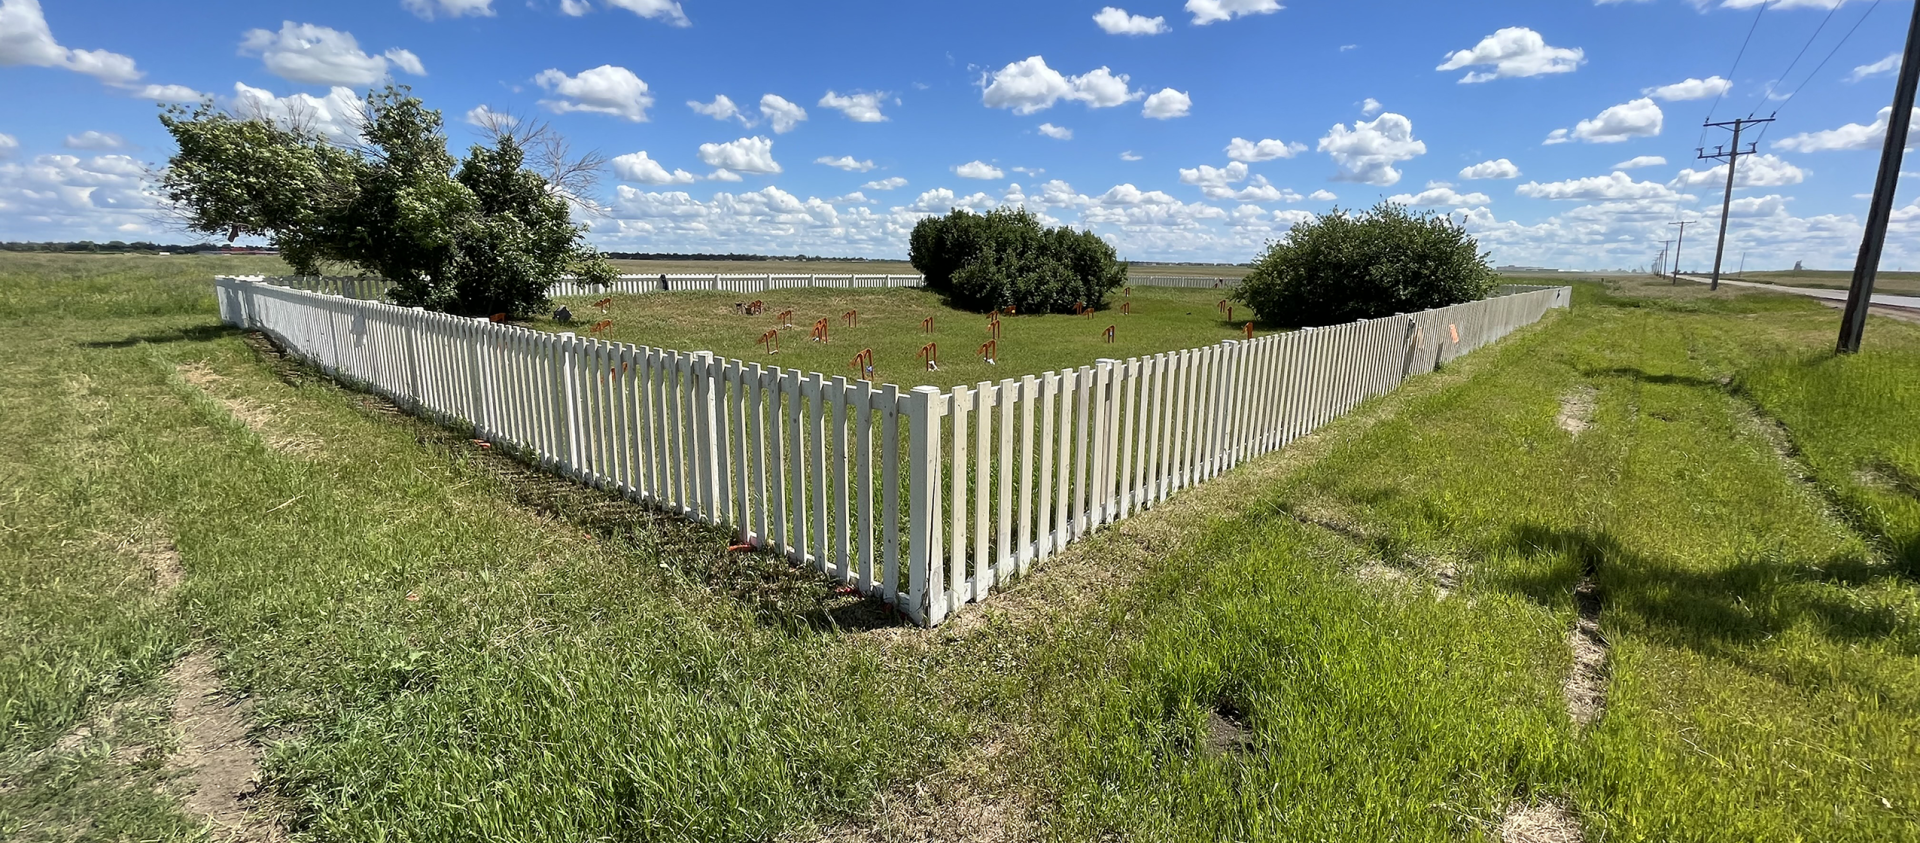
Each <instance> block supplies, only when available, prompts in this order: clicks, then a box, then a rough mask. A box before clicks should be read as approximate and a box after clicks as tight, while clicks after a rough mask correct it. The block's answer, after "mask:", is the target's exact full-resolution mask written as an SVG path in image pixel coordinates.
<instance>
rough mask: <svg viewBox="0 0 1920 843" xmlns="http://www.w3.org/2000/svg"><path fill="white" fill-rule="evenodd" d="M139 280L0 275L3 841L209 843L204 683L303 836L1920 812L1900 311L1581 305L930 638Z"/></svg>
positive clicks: (1826, 825)
mask: <svg viewBox="0 0 1920 843" xmlns="http://www.w3.org/2000/svg"><path fill="white" fill-rule="evenodd" d="M155 260H156V259H144V258H117V257H93V256H85V257H68V256H56V257H42V256H8V255H0V319H4V320H5V333H4V334H0V337H3V338H0V367H3V369H4V372H5V375H6V377H5V378H4V379H0V408H4V412H5V418H6V419H7V421H8V424H9V428H10V431H11V432H12V434H13V437H14V439H13V441H14V443H15V445H14V447H12V448H9V449H8V450H7V452H6V456H5V457H4V458H0V500H4V501H6V502H7V505H6V506H4V507H0V531H4V533H5V535H6V537H7V540H6V541H5V542H0V583H4V586H3V587H0V641H6V642H8V643H7V644H6V645H5V649H4V650H0V700H4V705H5V708H4V711H3V714H4V717H3V718H0V723H4V725H5V730H4V732H0V839H7V840H27V841H43V840H44V841H54V840H60V841H65V840H76V839H98V840H199V839H209V838H211V839H223V835H222V834H208V833H207V832H206V831H205V828H206V826H207V824H208V823H209V816H210V815H209V814H208V813H207V810H208V808H207V804H206V800H204V799H203V798H201V796H204V795H205V794H204V792H203V793H202V794H201V796H190V795H189V794H190V793H191V792H192V791H193V789H194V788H195V787H199V786H203V785H209V783H210V782H211V783H214V784H218V783H219V782H220V781H221V780H220V779H218V778H209V774H208V769H209V768H212V767H215V766H216V765H214V764H212V763H209V762H208V758H209V757H211V756H209V755H207V754H205V753H202V752H200V751H199V749H200V747H201V744H203V743H204V740H203V738H204V735H203V734H202V730H203V726H202V725H200V724H198V723H197V721H195V720H193V719H191V718H188V719H182V718H181V717H180V716H179V713H180V711H181V710H182V708H181V706H180V705H179V704H178V702H179V700H180V699H185V698H186V695H183V694H181V691H182V686H185V690H186V691H187V692H189V693H190V694H193V695H199V694H202V693H210V694H211V695H212V696H211V697H210V698H211V699H214V700H217V701H222V702H224V701H236V700H237V701H242V702H241V704H240V705H237V706H235V707H233V708H231V709H228V710H229V711H231V712H234V713H237V714H238V715H239V716H240V720H239V722H240V723H241V726H242V728H244V729H246V730H247V734H248V736H249V737H250V741H249V742H247V743H248V744H249V745H251V746H254V747H257V751H258V753H259V755H260V760H259V763H260V767H259V773H258V775H259V776H260V777H261V779H262V781H263V782H264V795H263V796H261V797H258V798H250V799H247V800H241V801H240V802H238V803H233V804H228V805H227V806H226V808H225V809H221V808H220V807H219V805H216V806H215V809H216V810H215V813H213V814H211V816H212V820H211V821H212V822H214V823H226V822H229V821H232V822H241V823H254V825H252V826H248V827H249V828H254V829H256V830H257V829H258V828H260V827H261V826H259V825H258V824H259V823H262V822H266V823H272V824H278V825H279V826H280V827H282V828H284V829H285V830H287V831H289V832H290V833H291V834H292V835H294V837H295V838H296V839H301V840H315V841H361V840H372V839H384V840H418V841H428V840H432V841H460V840H505V839H536V838H537V839H608V840H727V841H746V840H786V841H812V840H834V841H847V840H859V841H864V840H927V839H942V840H1064V841H1078V840H1096V839H1127V840H1169V841H1171V840H1192V839H1316V840H1321V839H1323V840H1347V839H1396V840H1477V839H1486V838H1487V837H1489V836H1495V835H1497V833H1498V830H1499V829H1500V828H1501V827H1502V825H1503V823H1509V822H1511V821H1512V820H1511V818H1512V817H1513V816H1514V815H1516V814H1517V813H1519V809H1520V808H1521V807H1523V806H1528V805H1546V804H1561V805H1565V806H1566V807H1567V809H1568V811H1569V812H1570V813H1569V816H1570V818H1571V820H1572V821H1574V822H1578V823H1579V824H1581V825H1583V826H1584V827H1585V830H1586V839H1588V840H1609V841H1638V840H1647V841H1665V840H1796V839H1803V840H1823V841H1825V840H1835V841H1853V840H1859V841H1870V840H1872V841H1878V840H1902V839H1915V838H1917V837H1920V694H1917V693H1916V691H1915V690H1914V689H1916V688H1920V681H1916V680H1920V620H1917V616H1920V586H1916V582H1915V577H1916V572H1917V571H1920V564H1917V563H1916V558H1915V552H1916V550H1915V548H1916V536H1920V491H1917V490H1916V485H1915V480H1914V478H1916V477H1920V453H1917V452H1916V451H1915V446H1914V442H1915V437H1914V436H1913V435H1912V433H1911V429H1910V428H1911V420H1912V419H1913V418H1915V417H1916V416H1917V415H1920V389H1917V388H1916V385H1917V384H1920V377H1917V376H1920V327H1916V326H1912V325H1906V324H1901V323H1895V322H1891V321H1888V320H1881V319H1875V320H1874V321H1873V322H1872V323H1871V327H1870V329H1869V334H1868V337H1867V344H1868V346H1869V351H1868V353H1866V354H1863V355H1860V356H1858V357H1854V358H1849V359H1845V360H1836V359H1834V358H1832V357H1831V356H1830V355H1828V354H1826V353H1825V349H1826V348H1827V347H1828V346H1829V345H1830V344H1831V342H1832V335H1833V330H1834V327H1835V325H1836V322H1837V316H1836V315H1835V314H1834V313H1833V312H1832V311H1831V310H1829V309H1826V308H1824V307H1821V306H1820V305H1818V304H1814V303H1811V302H1805V301H1801V300H1797V299H1790V298H1787V297H1780V296H1769V295H1762V294H1746V293H1723V294H1719V295H1710V294H1708V293H1707V292H1706V291H1705V290H1704V288H1699V287H1682V288H1679V289H1674V288H1670V287H1664V286H1661V285H1658V284H1652V285H1648V284H1640V283H1614V284H1610V285H1604V286H1603V285H1599V284H1589V285H1583V286H1582V287H1581V288H1580V289H1579V291H1578V300H1577V302H1576V304H1575V307H1574V309H1573V310H1572V311H1570V312H1565V313H1558V314H1554V315H1552V316H1550V318H1549V319H1548V320H1547V321H1546V322H1545V323H1544V324H1542V325H1540V326H1537V327H1535V328H1531V329H1527V330H1524V331H1522V332H1520V333H1518V334H1516V335H1515V336H1513V337H1511V338H1509V339H1508V340H1507V341H1505V342H1503V343H1502V344H1500V345H1498V346H1495V347H1492V348H1489V349H1485V350H1483V351H1481V352H1478V353H1476V354H1474V355H1472V356H1469V357H1467V358H1465V359H1463V360H1461V361H1458V362H1456V363H1454V364H1451V365H1449V366H1448V367H1446V369H1444V370H1443V371H1441V372H1438V373H1436V374H1434V375H1431V376H1425V377H1422V378H1419V379H1416V380H1414V381H1412V382H1410V383H1409V384H1407V385H1406V386H1405V387H1403V388H1402V389H1401V390H1400V391H1399V392H1397V393H1395V394H1393V395H1390V396H1387V397H1384V398H1382V399H1378V400H1375V401H1372V402H1369V403H1367V404H1366V405H1364V406H1363V407H1362V408H1361V409H1360V410H1359V411H1358V412H1356V413H1355V414H1354V415H1352V416H1350V417H1348V418H1346V419H1343V420H1340V421H1337V422H1335V423H1333V424H1332V425H1330V426H1329V427H1328V428H1326V429H1325V430H1323V431H1322V432H1321V433H1319V434H1316V435H1314V436H1312V437H1308V438H1307V439H1304V440H1302V441H1300V442H1298V443H1296V444H1295V445H1294V446H1290V447H1289V448H1288V449H1287V450H1285V451H1283V452H1281V453H1278V454H1274V455H1271V456H1269V457H1265V458H1262V459H1258V460H1254V461H1252V462H1250V463H1248V464H1246V465H1245V466H1243V467H1242V468H1241V469H1238V470H1236V471H1234V472H1231V473H1229V474H1227V475H1225V476H1223V477H1221V478H1219V479H1218V480H1215V481H1213V482H1210V483H1208V484H1204V485H1202V486H1199V487H1196V488H1194V489H1192V490H1190V491H1188V492H1186V493H1183V494H1182V495H1181V496H1179V497H1177V498H1175V499H1174V500H1173V501H1170V502H1169V504H1168V505H1166V506H1165V507H1163V508H1161V509H1159V510H1157V511H1155V512H1153V513H1151V514H1149V515H1146V516H1142V517H1139V518H1135V519H1132V520H1129V521H1126V522H1122V523H1121V524H1119V525H1117V526H1115V527H1113V528H1111V529H1108V530H1106V531H1103V532H1102V533H1100V534H1097V535H1095V536H1093V537H1091V538H1090V539H1088V540H1087V541H1086V542H1084V543H1081V544H1077V545H1075V546H1074V547H1072V548H1070V549H1069V550H1068V552H1066V553H1065V554H1063V555H1061V556H1059V557H1056V558H1055V559H1054V560H1052V561H1050V563H1049V564H1048V565H1047V566H1046V567H1044V568H1041V569H1037V570H1036V573H1035V574H1034V575H1033V576H1032V577H1030V578H1028V579H1026V580H1023V581H1021V582H1019V583H1016V584H1015V585H1014V587H1012V588H1011V589H1008V590H1006V591H1005V592H1003V593H1000V594H997V595H996V596H995V597H994V598H993V599H992V600H990V601H988V603H987V604H986V605H985V606H983V607H980V608H979V610H978V611H974V612H970V613H965V614H963V615H962V616H961V617H960V618H958V619H956V620H955V621H954V622H952V623H951V624H949V625H948V626H945V627H943V628H942V629H940V630H937V631H934V632H931V633H928V632H922V631H919V630H914V629H909V628H902V627H899V626H893V625H888V624H884V623H881V624H875V623H872V622H866V623H861V624H859V625H847V624H844V623H841V621H843V620H845V619H848V618H851V617H853V616H854V615H853V614H850V613H848V612H846V611H844V609H845V608H846V605H845V600H846V599H847V598H844V597H839V596H837V595H834V594H833V593H832V590H831V589H830V588H828V587H826V586H825V584H823V583H820V582H818V581H817V580H815V579H814V578H813V577H811V576H809V575H808V574H806V572H804V571H796V570H794V569H792V568H790V567H788V566H786V565H784V564H783V563H779V562H775V561H773V560H769V559H765V558H762V557H755V556H747V555H740V554H729V553H727V552H726V545H727V543H728V540H729V539H728V536H727V535H725V534H724V533H718V532H714V531H709V530H705V529H702V528H699V527H695V526H692V525H689V524H686V523H684V522H681V521H679V520H677V519H672V518H668V517H664V516H660V515H656V514H653V513H650V512H647V511H645V510H642V509H638V508H636V507H632V506H629V505H627V504H625V503H621V502H618V501H614V500H611V499H607V498H604V497H601V496H598V495H595V494H592V493H588V492H584V491H581V490H577V489H573V488H572V487H569V486H566V485H565V484H563V483H559V482H557V481H552V480H548V479H544V478H541V477H540V476H538V475H536V474H534V473H532V472H530V471H527V470H525V469H523V468H520V467H518V466H517V465H515V464H514V463H511V462H510V461H508V460H506V459H504V458H501V457H499V456H496V455H492V454H488V453H485V452H483V451H480V450H477V449H475V448H474V447H473V446H472V445H471V444H470V443H468V442H466V440H464V439H462V438H460V437H459V436H457V435H453V434H449V433H446V432H442V431H438V430H436V429H434V428H431V427H429V426H427V425H425V424H423V423H420V422H417V421H414V420H412V419H409V418H406V417H403V416H400V415H397V414H395V413H393V412H391V411H390V410H389V409H388V408H384V407H383V406H382V405H380V404H379V403H378V402H375V401H372V400H369V399H366V398H364V397H362V396H358V395H355V394H352V393H348V392H344V391H341V390H339V389H337V388H335V387H333V386H331V385H328V384H326V383H324V382H323V381H321V380H319V379H317V378H314V377H312V376H311V375H309V374H307V373H305V372H303V371H302V370H301V369H299V367H297V366H294V365H291V364H288V363H286V362H285V361H281V360H279V359H277V358H275V357H273V356H272V355H270V354H262V353H261V351H260V350H258V349H257V347H256V346H255V345H254V344H253V343H251V342H250V340H249V339H248V338H247V337H245V336H242V335H240V334H238V333H236V332H232V331H229V330H226V329H224V328H221V327H219V326H218V324H217V319H216V318H215V316H214V314H213V302H212V297H211V294H210V284H209V283H208V279H207V276H208V275H210V274H211V273H212V272H214V271H216V270H219V269H225V270H226V271H233V270H232V269H230V267H232V266H233V265H232V264H230V263H228V261H231V260H232V259H210V258H209V259H188V260H181V259H173V258H168V259H157V260H160V261H171V262H169V263H156V262H155ZM196 261H198V262H196ZM260 271H271V270H269V269H264V268H263V269H261V270H260ZM1135 295H1136V297H1138V296H1139V295H1140V291H1139V290H1138V289H1136V292H1135ZM728 304H729V305H730V302H729V303H728ZM623 318H624V317H623ZM635 318H637V317H635ZM1012 330H1014V328H1013V327H1012V326H1010V327H1009V331H1012ZM836 344H837V343H836ZM975 344H977V343H975ZM716 350H718V349H716ZM1576 595H1579V596H1576ZM836 601H840V602H836ZM1582 618H1585V619H1586V622H1589V623H1593V624H1595V625H1596V626H1595V629H1596V631H1597V634H1598V635H1599V636H1600V637H1601V638H1603V639H1604V641H1605V643H1606V645H1607V650H1606V658H1605V661H1604V663H1603V666H1602V667H1600V668H1598V671H1597V673H1594V672H1591V671H1590V672H1589V673H1587V674H1584V675H1585V676H1586V677H1587V678H1588V679H1591V680H1595V681H1596V682H1597V683H1598V684H1597V686H1595V687H1597V688H1598V689H1600V690H1602V691H1603V692H1604V706H1603V707H1602V708H1601V709H1599V710H1598V712H1597V716H1596V717H1595V718H1594V719H1592V721H1591V723H1587V724H1584V725H1583V723H1582V721H1581V720H1578V719H1576V718H1575V717H1574V714H1573V713H1572V712H1570V711H1569V707H1568V704H1567V701H1566V695H1565V693H1564V689H1563V685H1565V684H1566V682H1567V677H1568V676H1569V675H1570V673H1572V674H1574V675H1583V674H1580V673H1579V672H1578V670H1577V669H1576V665H1578V664H1586V665H1591V664H1592V662H1591V661H1580V662H1576V660H1575V657H1574V656H1573V655H1572V654H1571V653H1570V650H1569V648H1568V639H1569V633H1570V631H1572V630H1574V629H1576V626H1577V624H1579V623H1581V622H1582V620H1581V619H1582ZM183 657H186V658H183ZM196 659H199V660H206V659H211V663H212V664H214V665H215V666H216V670H215V671H214V673H213V674H212V677H211V678H212V679H213V680H214V684H213V686H212V687H199V686H197V685H195V684H194V683H193V680H194V673H193V672H192V671H190V670H184V669H183V665H186V664H189V663H191V662H193V661H194V660H196ZM1582 711H1585V710H1584V709H1583V710H1582ZM1582 716H1583V717H1584V716H1585V715H1584V714H1583V715H1582ZM243 767H244V765H243ZM242 783H244V777H243V778H242ZM228 802H229V803H232V800H231V799H229V800H228ZM235 805H237V807H235ZM221 811H224V813H223V812H221ZM249 811H251V812H253V814H254V816H252V817H251V818H248V812H249Z"/></svg>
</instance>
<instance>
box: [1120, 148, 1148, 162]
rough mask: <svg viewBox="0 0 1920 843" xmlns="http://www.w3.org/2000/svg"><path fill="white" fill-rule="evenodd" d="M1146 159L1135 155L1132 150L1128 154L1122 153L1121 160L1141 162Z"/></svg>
mask: <svg viewBox="0 0 1920 843" xmlns="http://www.w3.org/2000/svg"><path fill="white" fill-rule="evenodd" d="M1144 158H1145V156H1142V155H1136V154H1134V152H1133V150H1131V149H1129V150H1127V151H1126V152H1122V153H1120V160H1122V161H1140V160H1143V159H1144Z"/></svg>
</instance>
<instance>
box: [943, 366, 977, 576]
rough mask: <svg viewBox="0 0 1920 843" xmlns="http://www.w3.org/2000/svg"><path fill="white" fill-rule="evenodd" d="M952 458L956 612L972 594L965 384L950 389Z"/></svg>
mask: <svg viewBox="0 0 1920 843" xmlns="http://www.w3.org/2000/svg"><path fill="white" fill-rule="evenodd" d="M952 402H953V404H952V406H953V413H952V415H951V418H952V419H953V460H952V462H951V463H950V465H952V467H953V470H952V474H953V477H952V486H951V487H950V488H949V489H948V499H947V509H948V510H949V513H950V516H949V524H948V526H949V528H950V529H949V531H948V533H947V536H948V539H949V541H950V542H951V543H952V546H951V547H949V548H948V552H949V553H950V554H952V555H951V557H950V558H949V559H948V570H947V582H948V584H949V585H950V586H951V587H950V588H949V589H948V590H947V610H948V611H959V610H960V604H962V603H964V602H966V599H967V598H968V597H969V596H971V595H972V593H973V586H972V584H971V583H969V582H968V581H967V466H968V463H967V434H968V429H967V417H968V416H969V415H971V413H972V409H973V396H972V395H971V394H970V393H969V392H968V391H967V388H966V387H964V386H956V387H954V388H953V397H952Z"/></svg>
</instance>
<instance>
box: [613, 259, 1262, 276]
mask: <svg viewBox="0 0 1920 843" xmlns="http://www.w3.org/2000/svg"><path fill="white" fill-rule="evenodd" d="M612 264H613V267H614V269H616V270H619V271H620V272H621V273H622V274H626V275H675V274H686V275H725V274H729V273H741V274H747V275H766V274H771V275H783V274H792V275H849V274H852V275H919V274H920V271H919V270H917V269H914V268H913V264H911V263H908V262H906V261H904V260H897V261H879V260H876V261H831V260H817V261H790V260H789V261H780V260H768V261H689V260H679V261H670V260H658V261H629V260H617V261H612ZM1247 269H1248V268H1247V267H1244V266H1236V265H1232V264H1221V265H1217V266H1216V265H1204V264H1158V263H1151V264H1150V263H1132V264H1128V271H1129V272H1131V273H1132V274H1134V275H1177V276H1192V277H1201V278H1239V277H1241V276H1243V275H1246V274H1247Z"/></svg>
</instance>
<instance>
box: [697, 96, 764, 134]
mask: <svg viewBox="0 0 1920 843" xmlns="http://www.w3.org/2000/svg"><path fill="white" fill-rule="evenodd" d="M687 107H688V108H691V109H693V111H694V113H696V114H705V115H706V116H708V117H711V118H713V119H715V120H722V121H725V120H739V121H740V122H741V123H742V124H743V125H747V126H751V125H753V120H752V118H749V117H748V116H747V115H746V114H744V113H742V112H741V111H740V107H739V106H737V105H734V104H733V100H732V99H731V98H730V97H728V96H727V95H726V94H715V95H714V97H713V102H701V101H699V100H687Z"/></svg>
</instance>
